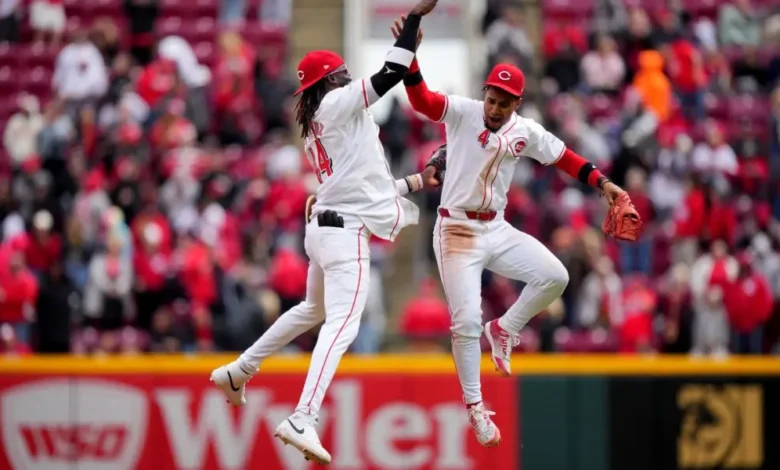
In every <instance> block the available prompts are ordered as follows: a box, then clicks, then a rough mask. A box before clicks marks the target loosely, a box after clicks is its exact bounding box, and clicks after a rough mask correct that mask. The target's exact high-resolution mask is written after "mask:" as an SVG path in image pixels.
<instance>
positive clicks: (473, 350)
mask: <svg viewBox="0 0 780 470" xmlns="http://www.w3.org/2000/svg"><path fill="white" fill-rule="evenodd" d="M452 357H453V358H455V368H456V369H457V372H458V380H460V387H461V389H463V401H464V402H465V403H472V404H476V403H480V402H481V401H482V385H481V384H480V380H479V378H480V377H479V374H480V370H479V367H480V362H481V360H482V350H481V349H480V347H479V338H469V337H466V336H457V335H456V336H453V337H452Z"/></svg>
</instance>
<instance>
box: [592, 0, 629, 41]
mask: <svg viewBox="0 0 780 470" xmlns="http://www.w3.org/2000/svg"><path fill="white" fill-rule="evenodd" d="M593 16H594V18H593V28H594V29H595V30H596V31H597V32H598V33H601V34H617V33H620V32H622V31H625V30H626V28H627V27H628V11H626V4H625V3H624V2H623V1H622V0H601V1H597V2H596V4H595V10H594V11H593Z"/></svg>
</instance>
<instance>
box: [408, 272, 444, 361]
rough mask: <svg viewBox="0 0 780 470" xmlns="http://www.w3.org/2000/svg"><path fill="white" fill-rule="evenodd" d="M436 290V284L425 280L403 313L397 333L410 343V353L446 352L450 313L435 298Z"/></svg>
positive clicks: (441, 300)
mask: <svg viewBox="0 0 780 470" xmlns="http://www.w3.org/2000/svg"><path fill="white" fill-rule="evenodd" d="M436 290H437V287H436V282H435V281H433V280H432V279H426V280H425V281H423V283H422V284H421V287H420V290H419V291H418V292H417V293H416V295H415V296H414V297H413V298H412V299H411V300H410V301H409V302H407V304H406V305H405V306H404V308H403V310H402V313H401V327H400V330H401V334H402V335H403V336H404V337H405V338H406V339H407V340H408V341H409V350H410V351H412V352H440V351H443V350H446V341H447V340H448V339H449V337H450V314H449V311H448V309H447V303H446V302H445V301H444V300H443V299H441V298H440V297H439V296H438V295H436Z"/></svg>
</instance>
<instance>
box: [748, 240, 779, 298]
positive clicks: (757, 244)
mask: <svg viewBox="0 0 780 470" xmlns="http://www.w3.org/2000/svg"><path fill="white" fill-rule="evenodd" d="M750 248H751V250H752V253H753V256H754V259H755V263H756V268H757V269H758V271H760V272H761V274H763V275H764V277H765V278H766V280H767V282H768V283H769V287H770V289H771V290H772V294H773V296H774V298H776V299H780V253H778V252H777V251H775V250H774V249H773V247H772V240H771V239H770V238H769V236H768V235H767V234H765V233H759V234H757V235H756V236H755V237H753V241H752V243H751V246H750Z"/></svg>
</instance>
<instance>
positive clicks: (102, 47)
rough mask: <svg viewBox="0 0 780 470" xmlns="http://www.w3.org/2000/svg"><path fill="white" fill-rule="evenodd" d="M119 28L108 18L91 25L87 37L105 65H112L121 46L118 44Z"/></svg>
mask: <svg viewBox="0 0 780 470" xmlns="http://www.w3.org/2000/svg"><path fill="white" fill-rule="evenodd" d="M119 35H120V32H119V27H118V26H117V25H116V23H114V20H113V19H111V18H108V17H105V16H104V17H101V18H98V19H96V20H95V21H94V23H92V28H91V29H90V31H89V37H90V40H91V41H92V43H93V44H95V47H97V48H98V50H99V51H100V53H101V55H102V56H103V60H105V62H106V65H110V64H111V63H113V61H114V59H115V58H116V56H117V54H119V49H120V47H121V45H120V44H119Z"/></svg>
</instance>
